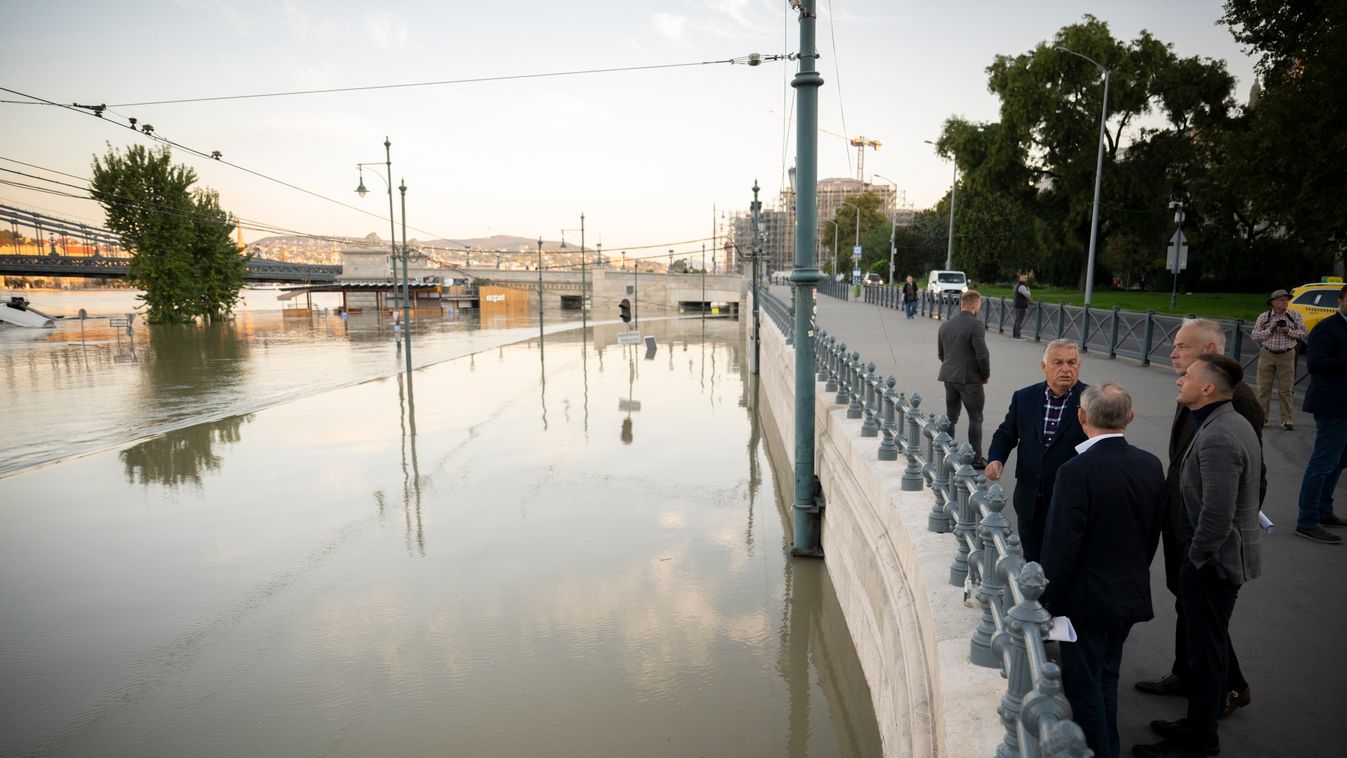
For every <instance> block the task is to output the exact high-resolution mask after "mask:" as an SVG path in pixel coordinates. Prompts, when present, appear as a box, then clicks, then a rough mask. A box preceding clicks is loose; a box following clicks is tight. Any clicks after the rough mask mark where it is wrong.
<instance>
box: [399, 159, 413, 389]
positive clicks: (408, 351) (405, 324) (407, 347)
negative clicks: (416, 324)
mask: <svg viewBox="0 0 1347 758" xmlns="http://www.w3.org/2000/svg"><path fill="white" fill-rule="evenodd" d="M398 192H399V193H401V194H402V354H403V356H405V357H406V360H407V381H409V382H410V381H411V374H412V316H411V312H410V311H409V310H408V306H409V305H410V304H411V303H410V301H411V294H412V293H411V285H410V283H409V281H408V277H407V267H408V266H407V180H406V179H403V180H402V181H401V182H400V183H399V184H398ZM408 386H409V387H410V386H411V385H408Z"/></svg>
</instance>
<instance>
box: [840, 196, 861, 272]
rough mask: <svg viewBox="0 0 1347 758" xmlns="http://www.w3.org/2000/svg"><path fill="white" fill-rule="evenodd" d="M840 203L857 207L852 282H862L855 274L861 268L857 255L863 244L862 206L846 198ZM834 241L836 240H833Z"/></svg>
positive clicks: (852, 257)
mask: <svg viewBox="0 0 1347 758" xmlns="http://www.w3.org/2000/svg"><path fill="white" fill-rule="evenodd" d="M838 205H845V206H847V207H849V208H855V209H856V242H855V243H854V246H853V247H852V248H851V260H852V263H851V268H852V269H853V273H852V274H851V279H852V281H851V283H852V284H860V282H858V281H856V278H857V277H856V274H855V272H854V269H857V268H860V265H859V264H860V258H857V257H856V248H858V247H860V246H861V207H860V206H859V205H856V204H855V203H848V202H846V201H845V200H843V201H842V202H840V203H838ZM834 236H836V234H835V233H834ZM833 241H834V242H836V240H833Z"/></svg>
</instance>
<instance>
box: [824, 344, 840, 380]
mask: <svg viewBox="0 0 1347 758" xmlns="http://www.w3.org/2000/svg"><path fill="white" fill-rule="evenodd" d="M823 370H824V371H825V372H826V373H827V381H826V383H825V384H824V385H823V391H824V392H836V391H837V338H836V337H834V336H832V335H831V334H829V335H828V347H827V349H826V350H825V351H824V353H823Z"/></svg>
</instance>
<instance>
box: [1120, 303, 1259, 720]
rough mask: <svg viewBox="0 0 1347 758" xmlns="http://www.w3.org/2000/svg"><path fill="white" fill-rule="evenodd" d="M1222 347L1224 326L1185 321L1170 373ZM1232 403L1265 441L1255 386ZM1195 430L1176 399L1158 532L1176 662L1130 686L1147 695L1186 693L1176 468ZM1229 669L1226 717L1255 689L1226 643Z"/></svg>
mask: <svg viewBox="0 0 1347 758" xmlns="http://www.w3.org/2000/svg"><path fill="white" fill-rule="evenodd" d="M1224 352H1225V328H1224V327H1222V326H1221V325H1220V323H1218V322H1216V321H1212V320H1210V319H1189V320H1187V321H1185V322H1183V326H1181V327H1180V328H1179V330H1178V331H1177V332H1175V334H1174V349H1173V351H1172V352H1170V354H1169V360H1170V362H1171V363H1172V364H1173V366H1174V373H1176V374H1178V375H1179V376H1183V374H1184V372H1186V371H1187V370H1188V367H1189V366H1191V365H1192V364H1193V361H1196V360H1197V357H1198V356H1199V355H1202V354H1203V353H1217V354H1222V353H1224ZM1230 405H1231V406H1232V407H1233V408H1234V409H1235V412H1236V413H1238V414H1239V415H1241V416H1243V417H1244V419H1245V420H1247V421H1248V422H1249V426H1250V427H1252V428H1253V431H1254V434H1255V435H1257V436H1258V444H1259V449H1260V451H1261V449H1262V444H1263V440H1262V434H1263V407H1262V406H1261V405H1260V404H1259V403H1258V396H1257V394H1256V393H1255V392H1254V390H1253V388H1252V387H1250V386H1249V385H1248V384H1247V383H1246V382H1244V381H1242V380H1241V381H1238V382H1235V394H1234V397H1232V398H1231V399H1230ZM1195 434H1197V422H1196V421H1195V420H1194V419H1193V412H1192V411H1190V410H1188V408H1186V407H1185V406H1184V405H1183V404H1182V403H1178V404H1177V407H1176V408H1175V411H1174V423H1173V426H1172V427H1171V428H1170V430H1169V471H1168V474H1167V477H1166V479H1165V486H1166V489H1167V490H1168V494H1169V501H1168V509H1167V511H1166V514H1165V523H1164V529H1163V530H1162V531H1161V537H1162V540H1161V542H1162V544H1163V545H1164V547H1165V586H1166V587H1168V588H1169V591H1170V592H1172V593H1174V600H1175V610H1176V611H1177V615H1176V618H1175V623H1174V663H1173V665H1172V666H1171V667H1170V670H1169V673H1168V674H1166V675H1165V676H1163V677H1161V678H1160V679H1154V680H1147V681H1140V682H1137V683H1136V684H1135V685H1134V686H1135V687H1136V688H1137V689H1138V690H1140V691H1142V692H1145V693H1147V694H1150V695H1183V694H1185V693H1186V687H1187V683H1186V681H1185V679H1186V678H1187V670H1188V656H1187V653H1186V652H1185V651H1184V639H1185V638H1186V634H1187V632H1186V631H1185V628H1184V614H1183V606H1182V604H1180V603H1179V602H1178V597H1179V569H1180V567H1181V566H1182V565H1183V557H1184V551H1185V548H1186V545H1187V542H1188V535H1187V533H1185V531H1184V528H1183V519H1182V516H1181V515H1180V508H1181V505H1180V496H1179V471H1180V470H1181V469H1182V468H1183V456H1184V455H1185V454H1186V453H1187V452H1188V447H1189V445H1191V444H1192V442H1193V436H1194V435H1195ZM1266 493H1267V467H1266V466H1265V465H1263V463H1262V459H1261V457H1260V458H1259V489H1258V502H1259V504H1260V505H1261V504H1262V502H1263V496H1264V495H1265V494H1266ZM1228 670H1229V672H1230V676H1229V681H1228V682H1227V683H1226V695H1225V697H1226V703H1225V706H1224V707H1223V708H1222V710H1221V716H1222V717H1225V716H1228V715H1230V714H1231V713H1233V712H1234V711H1235V710H1236V709H1237V708H1243V707H1245V706H1247V705H1249V703H1251V702H1253V692H1252V690H1250V688H1249V683H1248V682H1247V681H1246V680H1245V679H1244V672H1243V671H1242V670H1241V669H1240V665H1239V658H1238V657H1236V655H1235V649H1234V647H1233V646H1232V647H1231V648H1230V662H1229V667H1228Z"/></svg>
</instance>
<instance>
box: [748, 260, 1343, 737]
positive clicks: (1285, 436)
mask: <svg viewBox="0 0 1347 758" xmlns="http://www.w3.org/2000/svg"><path fill="white" fill-rule="evenodd" d="M772 291H773V294H775V295H777V296H778V297H780V298H782V299H783V300H784V301H786V302H789V299H790V292H789V288H788V287H782V286H774V287H772ZM818 323H819V326H820V328H822V329H824V330H826V331H828V332H829V333H830V334H833V335H836V336H837V337H838V338H839V339H841V340H842V341H844V342H845V343H846V344H847V346H848V348H849V349H851V350H856V351H859V352H860V354H861V356H862V358H863V359H864V360H865V361H866V362H871V361H873V362H874V363H875V364H876V366H877V371H878V373H880V374H882V375H884V376H888V375H889V374H893V375H894V376H895V377H896V378H897V380H898V388H899V389H900V390H902V391H904V392H907V393H909V394H910V393H911V392H913V391H916V392H917V393H919V394H920V395H921V397H922V400H923V402H922V408H923V409H924V410H926V411H928V412H929V411H939V412H942V413H943V412H944V388H943V386H942V385H941V383H940V382H939V381H938V380H937V379H936V374H937V371H938V368H939V361H938V360H937V358H936V331H937V329H938V328H939V326H940V323H941V322H939V321H933V320H929V319H923V318H921V317H920V316H918V317H917V318H916V319H913V320H910V321H909V320H906V319H905V318H904V317H903V314H902V312H901V311H899V310H894V309H889V308H881V307H879V306H874V305H867V304H865V303H857V302H843V301H840V300H837V299H834V298H832V297H828V296H826V295H823V296H820V297H819V299H818ZM764 328H767V327H764ZM987 345H988V348H989V350H990V352H991V361H992V377H991V381H990V382H989V383H988V385H987V406H986V411H985V419H984V429H983V436H984V439H985V440H986V443H985V444H990V440H991V435H992V432H994V431H995V429H996V426H997V425H998V424H1000V422H1001V420H1002V418H1003V417H1004V415H1005V412H1006V409H1007V407H1008V405H1009V401H1010V395H1011V393H1012V392H1013V391H1014V390H1016V389H1018V388H1020V387H1023V386H1025V385H1028V384H1032V383H1034V382H1037V381H1041V380H1042V378H1043V375H1042V372H1041V370H1040V368H1039V361H1040V360H1041V358H1042V354H1043V344H1042V343H1034V342H1032V341H1026V342H1015V341H1012V340H1011V339H1010V338H1009V336H1008V334H1007V335H1005V336H1002V335H997V334H995V333H994V332H989V333H988V337H987ZM1175 378H1176V377H1175V375H1174V373H1173V370H1172V369H1171V368H1170V367H1168V366H1167V365H1163V364H1161V365H1152V366H1150V367H1144V366H1141V365H1140V363H1139V362H1137V361H1135V360H1129V359H1118V360H1109V359H1108V357H1107V356H1106V355H1104V356H1097V355H1095V354H1092V353H1087V354H1085V356H1084V360H1083V368H1082V371H1081V379H1082V380H1083V381H1085V382H1087V383H1091V382H1100V381H1106V380H1107V381H1114V382H1117V383H1119V384H1121V385H1122V386H1123V387H1125V388H1126V389H1127V390H1128V391H1129V392H1130V393H1131V394H1132V398H1133V403H1134V406H1135V410H1136V414H1137V417H1136V420H1135V421H1134V422H1133V423H1132V425H1131V426H1130V427H1129V428H1128V434H1127V436H1128V439H1129V440H1130V441H1131V442H1132V443H1133V444H1135V445H1138V446H1140V447H1142V448H1144V449H1146V450H1149V451H1151V452H1152V453H1154V454H1155V455H1157V456H1158V457H1159V458H1160V459H1161V461H1164V462H1166V463H1167V459H1168V452H1167V451H1168V444H1169V442H1168V441H1169V429H1170V423H1171V420H1172V418H1173V414H1174V408H1175V405H1174V396H1175V394H1176V391H1177V389H1176V387H1175V385H1174V381H1175ZM1250 378H1252V377H1250ZM1273 402H1274V404H1275V403H1276V402H1277V401H1276V400H1275V398H1274V401H1273ZM855 423H857V424H859V423H860V422H859V421H857V422H855ZM1295 423H1296V430H1295V431H1293V432H1287V431H1283V430H1282V429H1280V428H1278V427H1277V426H1275V425H1274V426H1270V427H1267V428H1266V429H1264V458H1265V460H1266V463H1267V467H1268V493H1267V499H1266V501H1265V503H1264V506H1263V509H1264V512H1265V513H1266V514H1267V515H1268V516H1269V517H1270V518H1271V519H1272V520H1273V521H1274V522H1275V523H1276V524H1277V527H1276V530H1275V532H1274V533H1273V534H1271V535H1264V539H1263V551H1264V552H1263V576H1261V577H1260V578H1259V579H1257V580H1255V581H1253V582H1251V583H1249V584H1248V585H1246V586H1245V587H1244V588H1242V591H1241V593H1240V598H1239V601H1238V603H1237V605H1236V607H1235V613H1234V617H1233V619H1232V621H1231V636H1232V637H1233V639H1234V643H1235V649H1236V650H1237V651H1238V652H1239V655H1240V663H1241V665H1242V667H1243V669H1244V673H1245V677H1246V678H1247V679H1248V681H1249V683H1250V687H1251V688H1252V694H1253V703H1252V705H1250V706H1249V707H1247V708H1244V709H1242V710H1240V711H1238V712H1236V713H1235V714H1234V715H1232V716H1231V717H1229V718H1227V719H1225V720H1224V721H1222V722H1221V746H1222V748H1223V749H1224V750H1223V752H1222V755H1225V756H1245V755H1248V756H1278V755H1287V756H1291V755H1302V756H1311V755H1336V754H1342V753H1343V752H1347V718H1343V717H1341V716H1340V715H1339V714H1338V712H1337V709H1338V707H1339V706H1340V703H1341V701H1342V698H1341V695H1342V693H1343V692H1344V691H1347V677H1345V676H1344V674H1345V673H1347V666H1344V664H1343V663H1342V659H1339V658H1338V648H1337V647H1335V642H1336V641H1337V640H1338V639H1340V638H1341V637H1342V632H1343V630H1347V601H1345V600H1344V597H1343V590H1342V584H1340V579H1341V576H1342V574H1343V571H1344V568H1347V546H1343V545H1320V544H1317V543H1313V542H1310V541H1308V540H1305V539H1302V538H1300V537H1297V536H1295V519H1296V501H1297V496H1298V493H1299V491H1300V480H1301V474H1302V473H1303V471H1304V462H1305V461H1306V460H1308V458H1309V454H1310V449H1311V448H1312V447H1313V443H1314V419H1313V417H1312V416H1309V415H1307V414H1304V413H1302V412H1300V411H1299V410H1298V409H1297V410H1296V412H1295ZM957 431H958V436H959V438H960V439H961V440H962V439H964V438H966V435H967V428H966V425H965V421H964V420H963V419H961V420H960V423H959V428H958V430H957ZM1012 473H1013V461H1011V462H1010V463H1009V464H1008V465H1007V475H1006V476H1005V477H1004V478H1003V479H1002V483H1003V484H1004V485H1005V486H1006V487H1007V488H1010V487H1013V478H1012V476H1011V474H1012ZM1336 500H1337V502H1338V503H1339V513H1340V514H1341V513H1343V512H1344V511H1347V479H1344V483H1343V484H1342V485H1340V486H1339V489H1338V492H1337V498H1336ZM1344 536H1347V534H1344ZM950 550H951V557H952V556H953V543H952V542H951V545H950ZM1151 575H1152V590H1153V595H1154V599H1155V611H1156V618H1155V619H1154V620H1153V621H1151V622H1149V623H1145V624H1139V625H1137V626H1136V627H1134V628H1133V630H1132V633H1131V636H1130V637H1129V638H1128V642H1127V649H1126V651H1125V653H1124V656H1123V665H1122V681H1121V686H1120V688H1119V704H1118V726H1119V731H1120V733H1121V736H1122V743H1123V750H1124V752H1127V751H1128V749H1129V748H1130V746H1131V745H1132V744H1133V743H1136V742H1152V741H1154V740H1155V739H1157V738H1155V737H1154V736H1153V735H1152V734H1151V732H1150V730H1149V728H1148V726H1147V725H1148V723H1149V722H1150V721H1151V720H1152V719H1157V718H1160V719H1174V718H1178V717H1180V716H1182V715H1183V711H1184V703H1185V701H1184V700H1183V699H1181V698H1174V697H1156V696H1151V695H1143V694H1141V693H1138V692H1136V691H1135V690H1134V689H1133V688H1132V683H1133V682H1135V681H1137V680H1138V679H1142V678H1146V679H1151V678H1156V677H1158V676H1160V675H1162V674H1164V673H1167V672H1168V670H1169V665H1170V661H1171V659H1172V655H1173V635H1174V607H1173V596H1172V595H1170V594H1169V591H1168V590H1167V589H1165V585H1164V567H1163V561H1162V557H1161V555H1160V553H1159V552H1157V554H1156V559H1155V563H1154V564H1153V566H1152V572H1151Z"/></svg>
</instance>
